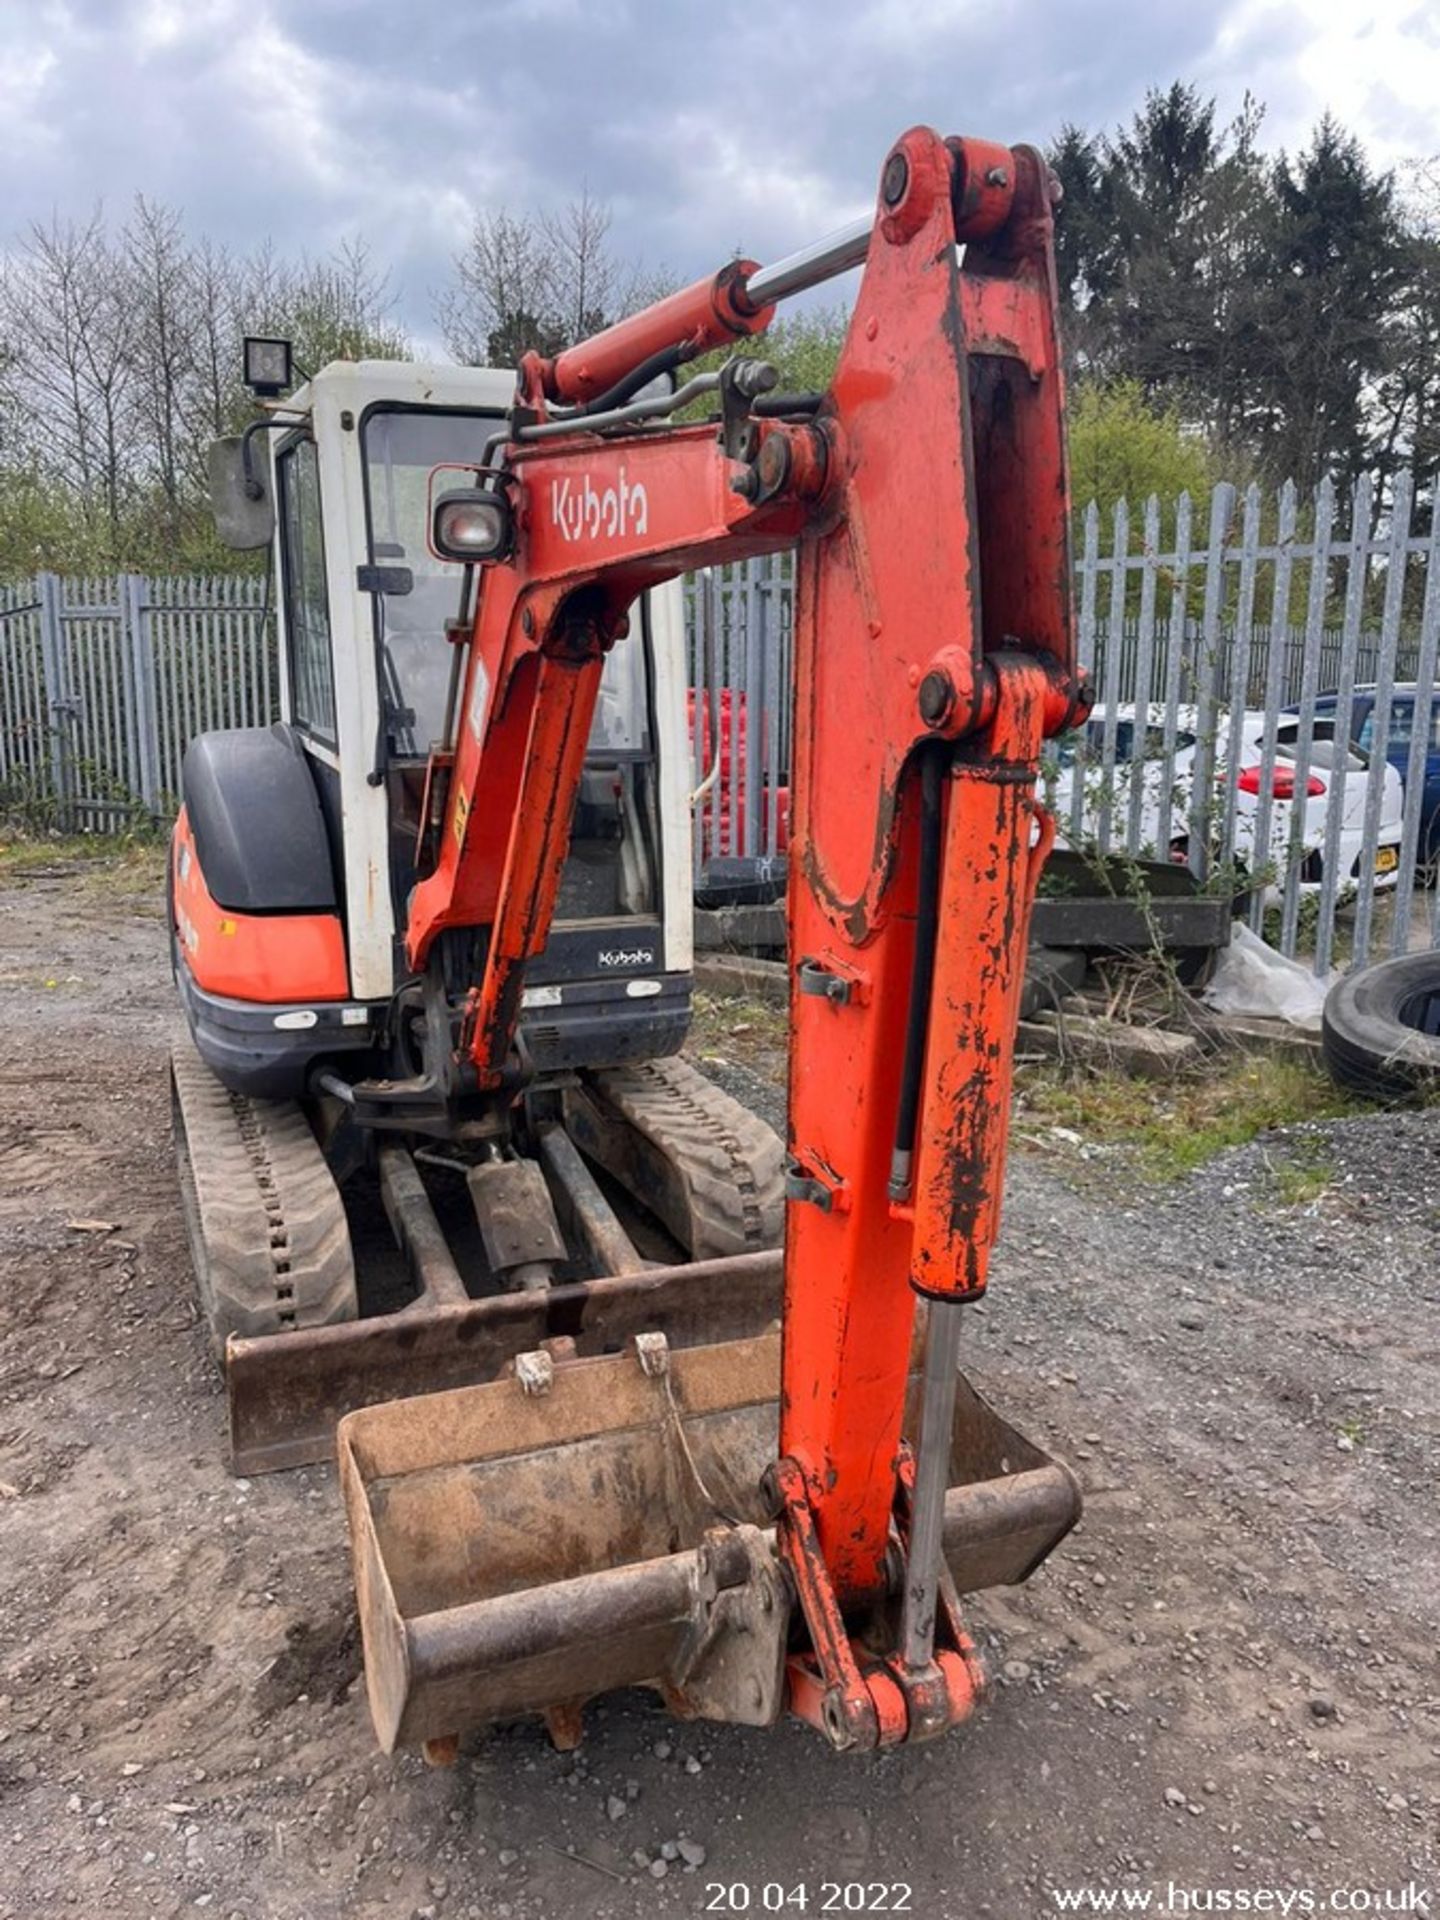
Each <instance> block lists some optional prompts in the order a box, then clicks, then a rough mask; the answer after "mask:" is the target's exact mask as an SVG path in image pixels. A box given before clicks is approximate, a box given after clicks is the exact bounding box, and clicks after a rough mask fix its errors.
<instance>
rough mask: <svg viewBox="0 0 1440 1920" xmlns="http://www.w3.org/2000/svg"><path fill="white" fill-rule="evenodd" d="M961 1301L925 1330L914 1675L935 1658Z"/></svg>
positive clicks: (909, 1587)
mask: <svg viewBox="0 0 1440 1920" xmlns="http://www.w3.org/2000/svg"><path fill="white" fill-rule="evenodd" d="M961 1306H962V1303H961V1302H960V1301H959V1300H933V1301H931V1303H930V1321H929V1325H928V1326H927V1328H926V1330H925V1371H924V1379H923V1384H922V1389H921V1390H922V1393H923V1396H924V1398H923V1400H922V1402H921V1407H920V1444H919V1447H918V1448H917V1449H916V1459H915V1491H914V1495H913V1497H912V1500H911V1505H910V1560H909V1565H908V1566H907V1567H906V1570H905V1598H904V1603H903V1605H902V1607H901V1613H900V1622H901V1625H900V1650H901V1654H902V1656H903V1658H904V1661H905V1664H906V1666H907V1667H909V1668H910V1669H911V1670H912V1671H915V1670H918V1669H919V1668H921V1667H925V1666H928V1665H929V1664H930V1660H931V1657H932V1656H933V1654H934V1652H935V1604H936V1601H937V1600H938V1598H939V1593H940V1556H941V1552H942V1549H943V1543H944V1535H945V1493H946V1489H947V1488H948V1487H949V1485H950V1436H951V1431H952V1429H953V1428H954V1425H955V1370H956V1366H957V1364H958V1361H959V1358H960V1313H961Z"/></svg>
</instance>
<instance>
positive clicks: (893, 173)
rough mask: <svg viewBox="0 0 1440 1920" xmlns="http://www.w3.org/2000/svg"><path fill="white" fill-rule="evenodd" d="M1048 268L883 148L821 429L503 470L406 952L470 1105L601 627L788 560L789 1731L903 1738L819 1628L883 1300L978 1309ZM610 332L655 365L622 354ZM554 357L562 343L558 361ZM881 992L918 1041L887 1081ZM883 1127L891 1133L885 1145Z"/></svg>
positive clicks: (1017, 214) (1052, 630)
mask: <svg viewBox="0 0 1440 1920" xmlns="http://www.w3.org/2000/svg"><path fill="white" fill-rule="evenodd" d="M1052 242H1053V230H1052V212H1051V181H1050V179H1049V176H1048V174H1047V172H1046V169H1045V167H1044V164H1043V162H1042V160H1041V159H1040V156H1039V155H1038V154H1037V153H1036V152H1035V151H1034V150H1033V149H1030V148H1025V147H1021V148H1016V149H1010V148H1004V147H996V146H993V145H991V144H989V143H985V142H974V141H945V140H942V139H940V138H939V137H938V136H937V135H936V134H934V133H932V132H931V131H929V130H928V129H925V128H917V129H913V130H912V131H911V132H909V133H907V134H906V135H904V136H903V137H902V139H901V140H900V141H898V142H897V143H896V146H895V148H894V149H893V150H892V153H891V156H890V159H889V161H888V162H887V166H886V169H885V174H884V181H883V184H882V192H881V198H880V203H879V206H878V209H877V218H876V224H875V228H874V231H873V234H872V237H871V241H870V247H869V254H868V258H867V262H866V266H865V272H864V278H863V280H862V282H861V286H860V290H859V295H858V298H857V302H856V306H855V311H854V314H853V317H852V320H851V324H850V328H849V332H848V335H847V338H846V342H845V345H844V348H843V350H842V353H841V356H840V361H839V365H838V368H837V372H836V375H835V379H834V381H833V383H832V386H831V388H830V391H829V393H828V395H827V396H826V397H825V400H824V403H823V405H822V406H821V407H820V409H819V411H818V413H815V414H813V415H812V416H810V417H808V418H805V419H803V420H801V421H800V422H798V423H797V422H796V421H794V420H786V419H781V418H775V419H766V418H763V417H760V418H756V419H755V420H754V421H753V423H752V424H753V428H754V433H753V437H752V439H751V441H750V442H749V444H748V446H746V447H745V448H744V450H743V457H736V456H734V455H727V452H726V446H725V440H724V435H723V434H717V430H716V427H715V425H714V424H713V423H710V424H705V425H701V426H692V427H686V428H675V429H672V430H669V431H666V432H653V431H651V432H643V433H629V434H628V435H625V436H623V437H609V438H605V437H602V436H600V435H599V434H597V433H595V432H592V431H587V429H586V428H585V426H584V423H583V421H582V422H577V424H576V426H575V429H574V432H573V433H567V434H564V435H561V436H558V437H557V438H555V439H553V440H548V441H535V440H531V441H524V440H521V441H519V442H518V443H516V444H514V445H512V447H511V448H510V449H509V451H508V454H507V458H506V469H507V485H508V487H509V498H510V500H511V502H512V506H513V509H514V514H515V523H516V543H515V551H514V553H513V554H512V556H511V557H510V558H509V559H508V560H507V561H506V562H504V563H503V564H498V565H495V566H493V567H492V568H490V569H489V570H488V572H487V575H486V579H485V587H484V591H483V593H482V595H481V599H480V605H479V608H478V611H477V616H476V625H475V629H474V634H473V639H472V643H471V646H470V650H469V660H468V664H467V672H466V680H465V690H464V697H463V703H462V706H461V709H460V711H461V714H462V720H461V723H460V727H459V732H458V738H457V741H456V745H455V766H454V775H453V780H452V784H451V789H450V800H449V810H448V813H447V819H446V828H445V835H444V841H443V849H442V853H441V857H440V860H439V862H438V865H437V867H436V869H435V871H434V872H433V873H432V874H431V875H430V876H429V877H428V878H427V879H426V880H424V881H423V882H422V883H421V884H420V885H419V886H418V887H417V888H416V890H415V894H414V896H413V899H412V905H411V914H410V922H409V927H408V930H407V945H408V955H409V961H410V964H411V966H412V967H414V968H416V969H419V968H421V967H422V966H423V965H424V964H425V961H426V958H427V955H428V954H429V952H430V949H431V946H432V944H433V942H434V941H435V940H436V938H437V937H438V936H439V935H440V934H441V933H442V932H443V931H444V930H445V929H446V928H448V927H452V926H463V927H473V926H482V927H485V928H488V930H489V938H488V942H487V947H486V957H485V964H484V969H483V975H482V977H481V978H480V980H479V981H478V983H477V984H476V986H475V987H474V989H473V991H472V993H471V995H470V999H469V1004H468V1007H467V1014H466V1020H465V1025H464V1029H463V1035H462V1053H463V1054H464V1056H465V1058H466V1063H467V1065H468V1066H469V1067H470V1068H471V1069H472V1070H473V1072H474V1074H475V1075H476V1077H477V1079H478V1083H479V1085H481V1086H482V1087H483V1086H492V1087H493V1086H497V1085H500V1084H501V1082H502V1079H503V1075H504V1071H505V1066H506V1062H507V1060H508V1058H509V1056H510V1051H511V1047H512V1041H513V1033H514V1025H515V1019H516V1014H517V1010H518V999H519V993H520V987H521V982H522V978H523V968H524V963H525V960H526V959H527V958H528V957H529V956H530V955H532V954H534V953H536V952H538V951H539V950H540V948H541V947H542V946H543V945H544V942H545V938H546V934H547V932H548V929H549V924H550V916H551V913H552V912H553V909H554V903H555V895H556V889H557V886H558V881H559V874H560V869H561V865H562V862H563V859H564V855H565V852H566V833H567V823H568V821H569V819H570V817H571V811H572V807H573V804H574V797H575V791H576V784H577V782H578V778H579V771H580V765H581V759H582V755H583V747H584V741H585V738H586V734H587V732H588V728H589V722H590V716H591V712H592V710H593V705H594V700H595V695H596V690H597V687H598V682H599V676H600V671H601V666H602V662H603V656H604V654H605V652H606V650H607V649H608V648H609V647H610V646H611V645H614V644H617V643H623V641H624V636H625V633H626V630H627V611H628V608H629V607H630V605H631V603H632V601H633V600H634V598H635V596H636V595H637V594H638V593H639V592H640V591H641V590H642V589H644V588H645V587H647V586H651V585H655V584H658V583H659V582H661V581H663V580H667V579H672V578H674V577H675V576H676V575H677V574H679V573H681V572H683V571H685V570H687V569H690V568H693V567H699V566H705V565H710V564H716V563H720V562H733V561H736V560H739V559H743V558H745V557H747V556H748V555H751V554H758V553H763V552H768V551H775V550H777V549H779V548H783V547H792V546H793V547H795V548H796V549H797V561H796V611H795V632H794V651H795V672H796V687H795V721H794V765H793V771H792V776H791V808H792V812H791V847H790V890H789V935H790V961H791V974H792V1002H791V1060H790V1066H791V1072H790V1106H789V1145H790V1152H791V1155H792V1172H791V1181H790V1205H789V1208H788V1213H787V1229H786V1248H785V1310H784V1333H783V1343H784V1355H783V1389H782V1399H781V1421H780V1452H781V1459H780V1461H779V1463H778V1467H777V1483H776V1486H777V1493H776V1497H777V1505H778V1506H779V1508H780V1510H781V1525H780V1533H779V1537H780V1542H781V1546H782V1550H783V1551H784V1553H785V1554H786V1557H787V1559H788V1560H789V1562H790V1565H791V1569H792V1573H793V1574H794V1578H795V1585H796V1590H797V1593H798V1595H799V1597H800V1600H801V1604H802V1607H803V1609H804V1612H805V1617H806V1623H807V1626H808V1628H809V1631H810V1639H811V1652H810V1653H809V1654H806V1655H799V1656H797V1657H796V1664H795V1666H794V1670H793V1676H792V1678H793V1685H792V1701H793V1703H794V1704H795V1705H796V1707H797V1710H799V1711H802V1712H804V1713H806V1715H807V1717H817V1716H819V1715H820V1714H821V1713H822V1712H830V1711H834V1710H836V1709H835V1703H836V1702H837V1701H839V1702H842V1703H844V1711H845V1712H846V1713H850V1712H852V1711H855V1712H860V1711H862V1709H863V1711H865V1712H868V1713H871V1714H872V1716H873V1726H874V1728H876V1729H878V1732H876V1733H875V1734H874V1737H875V1738H878V1739H880V1740H881V1741H883V1740H885V1739H889V1738H892V1737H901V1734H900V1733H899V1732H898V1731H897V1729H903V1727H904V1725H905V1724H907V1713H908V1716H909V1722H910V1723H912V1724H913V1723H915V1721H916V1713H917V1699H916V1697H914V1696H913V1695H912V1694H910V1693H907V1694H906V1695H905V1698H904V1699H903V1700H902V1699H900V1697H899V1695H898V1694H897V1687H904V1686H908V1685H909V1684H910V1683H909V1681H908V1680H903V1679H902V1680H897V1679H896V1678H895V1670H894V1663H893V1662H891V1663H890V1664H889V1667H888V1668H887V1667H885V1666H884V1665H883V1664H882V1665H876V1663H875V1661H874V1658H873V1650H871V1654H870V1655H867V1656H866V1657H867V1659H868V1660H869V1669H868V1671H867V1672H866V1673H864V1674H862V1673H861V1671H860V1666H859V1664H858V1656H857V1655H856V1653H855V1652H854V1650H853V1649H851V1648H849V1645H848V1641H847V1637H846V1634H847V1629H846V1627H845V1624H844V1616H845V1614H846V1613H847V1612H849V1613H851V1614H852V1615H853V1613H854V1611H855V1610H856V1609H858V1608H864V1607H865V1606H867V1605H869V1604H870V1603H872V1602H873V1601H874V1600H875V1599H876V1598H877V1596H878V1595H879V1594H880V1593H881V1592H882V1591H883V1590H884V1588H885V1585H886V1580H885V1568H886V1560H887V1556H888V1555H889V1554H891V1553H892V1552H893V1551H895V1550H897V1542H899V1541H900V1539H901V1534H900V1533H899V1532H897V1527H898V1526H899V1524H900V1523H899V1521H898V1520H897V1502H898V1503H901V1504H903V1484H902V1483H903V1470H904V1460H905V1453H904V1447H903V1443H902V1431H901V1430H902V1421H903V1415H904V1407H905V1398H906V1383H907V1377H908V1373H909V1368H910V1364H911V1352H912V1336H913V1333H914V1326H915V1311H916V1300H917V1297H930V1298H932V1299H936V1300H955V1299H970V1298H975V1297H977V1296H978V1295H979V1294H980V1293H981V1292H982V1291H983V1290H984V1287H985V1284H986V1278H987V1268H988V1261H989V1254H990V1249H991V1246H992V1244H993V1242H994V1239H995V1235H996V1232H997V1230H998V1225H999V1213H1000V1196H1001V1186H1002V1181H1003V1170H1004V1146H1005V1135H1006V1128H1007V1124H1008V1117H1009V1104H1010V1090H1011V1062H1012V1055H1013V1047H1014V1035H1015V1022H1016V1003H1017V994H1018V984H1019V980H1020V977H1021V975H1022V972H1023V967H1024V955H1025V942H1026V934H1027V928H1028V920H1029V913H1030V904H1031V901H1032V900H1033V897H1034V891H1035V885H1036V881H1037V879H1038V877H1039V871H1040V867H1041V865H1042V864H1043V861H1044V857H1045V854H1046V852H1047V851H1048V848H1049V844H1050V837H1051V827H1050V823H1049V822H1048V820H1047V819H1046V818H1045V816H1044V815H1043V813H1042V812H1041V810H1040V809H1039V808H1038V807H1037V805H1036V803H1035V800H1034V797H1033V796H1034V786H1035V780H1036V774H1037V769H1038V761H1039V755H1040V750H1041V745H1042V742H1043V740H1044V739H1045V738H1046V737H1047V736H1050V735H1054V734H1056V733H1058V732H1060V731H1061V730H1062V729H1063V728H1064V727H1066V726H1067V725H1070V724H1072V723H1073V720H1074V718H1075V717H1076V715H1077V714H1079V713H1083V711H1084V710H1085V695H1084V692H1083V689H1082V687H1081V685H1080V682H1079V679H1078V677H1077V675H1076V672H1075V664H1074V649H1073V636H1072V611H1071V601H1070V556H1069V533H1068V527H1069V497H1068V489H1067V482H1066V468H1065V446H1064V427H1063V400H1062V376H1061V367H1060V355H1059V348H1058V344H1057V339H1056V327H1055V314H1056V289H1055V274H1054V263H1053V251H1052ZM962 245H963V249H964V251H963V258H962V255H961V251H960V248H961V246H962ZM692 304H694V303H693V302H692ZM628 324H630V323H627V325H628ZM661 331H662V332H663V331H664V329H663V328H662V329H661ZM636 339H637V340H638V341H639V343H640V344H642V345H644V346H646V347H647V348H648V347H649V346H651V345H655V344H660V342H659V340H658V337H657V336H656V335H655V332H654V329H653V328H649V327H646V328H640V329H639V331H638V333H637V334H636ZM604 344H605V346H606V349H607V353H606V355H605V356H602V357H603V358H604V371H603V374H602V373H597V372H595V371H594V370H593V369H592V370H591V373H590V377H589V383H588V384H586V383H583V382H580V381H579V379H578V376H577V377H576V379H575V380H574V381H573V382H572V385H571V387H569V388H565V390H566V391H571V390H573V391H574V392H577V393H579V392H588V391H592V390H593V388H594V386H595V385H596V384H598V383H599V382H600V381H601V380H602V379H606V378H609V377H610V375H612V374H613V373H614V372H615V371H616V370H617V368H618V367H619V365H620V362H621V360H622V359H623V358H624V356H623V355H620V354H612V353H610V352H609V349H610V348H613V347H614V345H615V342H614V341H613V340H612V339H611V338H610V337H609V336H606V337H605V340H604ZM584 359H585V355H584V354H583V353H582V352H581V351H580V350H578V349H577V350H575V353H574V355H573V356H571V357H570V359H569V360H567V361H566V363H565V366H566V368H567V370H572V369H571V360H573V363H574V365H575V366H578V365H579V364H580V363H581V361H583V360H584ZM612 362H613V364H612ZM542 371H543V370H542V369H540V368H538V367H531V368H530V369H529V383H528V387H527V391H526V399H527V402H528V403H529V406H530V407H531V408H532V409H533V410H534V413H535V415H536V416H538V417H539V418H541V419H542V420H543V418H544V415H545V401H546V398H547V392H548V393H550V394H553V392H554V391H555V385H554V376H553V370H549V371H550V374H551V384H550V386H549V388H548V389H547V387H546V383H545V381H544V380H543V379H542V378H541V372H542ZM561 384H562V386H563V382H562V383H561ZM731 445H732V447H735V446H737V445H739V443H738V442H733V441H732V442H731ZM922 764H923V765H928V766H930V767H931V768H932V769H938V770H939V771H938V774H937V776H936V779H935V797H934V798H933V800H927V801H925V802H924V804H925V805H926V806H927V807H929V809H930V811H929V814H928V816H927V817H928V819H929V822H930V830H931V832H932V835H933V839H934V847H935V851H934V854H933V856H931V855H924V854H922V843H924V842H925V834H924V833H922V827H921V818H922V779H921V771H920V770H921V767H922ZM927 861H928V864H926V863H927ZM927 889H933V891H934V895H935V912H934V914H933V923H934V925H935V929H936V931H935V948H934V958H933V965H932V966H930V967H929V968H928V970H927V969H926V967H925V966H924V964H923V959H922V961H921V962H920V963H917V944H921V943H918V942H917V918H918V916H919V908H920V902H921V899H922V896H925V895H926V894H927ZM922 955H923V945H922ZM912 998H915V999H916V1000H917V1001H918V1002H919V1004H920V1005H921V1007H922V1008H923V1015H924V1018H923V1025H922V1026H921V1028H920V1031H919V1039H918V1046H919V1048H920V1053H919V1054H918V1055H917V1056H916V1057H915V1058H914V1059H912V1060H910V1064H909V1069H908V1071H907V1067H906V1065H905V1064H904V1063H905V1062H906V1061H907V1058H909V1056H910V1054H912V1053H914V1051H915V1049H914V1047H913V1046H912V1045H911V1044H910V1043H909V1042H908V1041H907V1026H909V1025H910V1024H912V1023H911V1022H910V1021H909V1010H910V1003H911V1000H912ZM902 1081H903V1082H905V1088H904V1090H903V1097H902ZM912 1096H913V1107H914V1114H915V1119H914V1126H913V1132H911V1134H910V1135H909V1137H907V1138H904V1139H897V1131H898V1132H900V1133H904V1132H905V1130H906V1123H905V1122H904V1120H903V1119H899V1118H897V1116H900V1115H902V1114H904V1113H905V1112H906V1111H907V1102H909V1101H910V1100H911V1097H912ZM897 1164H898V1165H899V1166H901V1168H902V1169H903V1178H897V1174H896V1167H897ZM942 1611H943V1610H942ZM946 1632H947V1634H948V1640H947V1643H946V1644H944V1645H942V1646H940V1647H939V1648H938V1649H937V1655H936V1666H935V1675H934V1676H932V1679H931V1680H930V1682H928V1683H927V1684H930V1685H932V1687H934V1688H936V1689H938V1691H937V1692H936V1693H935V1694H934V1697H933V1698H932V1699H930V1700H929V1701H928V1702H920V1703H919V1706H920V1709H921V1716H922V1717H923V1715H925V1714H929V1715H931V1716H932V1718H933V1716H937V1715H938V1716H939V1718H940V1719H942V1720H943V1719H946V1718H948V1719H951V1720H953V1719H955V1718H959V1717H961V1716H962V1715H963V1713H965V1712H966V1711H968V1710H969V1703H970V1702H971V1701H972V1700H973V1697H974V1690H975V1685H974V1683H975V1669H974V1665H973V1652H972V1651H971V1650H969V1648H968V1642H964V1641H963V1634H962V1633H961V1630H960V1628H959V1626H958V1624H956V1623H954V1622H951V1624H950V1625H949V1627H948V1628H947V1629H946ZM962 1642H963V1644H962ZM861 1695H868V1699H869V1702H870V1704H869V1706H868V1707H864V1704H863V1701H862V1700H861V1699H860V1696H861ZM827 1701H828V1702H829V1703H830V1704H829V1706H827V1705H826V1703H827ZM907 1703H908V1704H907Z"/></svg>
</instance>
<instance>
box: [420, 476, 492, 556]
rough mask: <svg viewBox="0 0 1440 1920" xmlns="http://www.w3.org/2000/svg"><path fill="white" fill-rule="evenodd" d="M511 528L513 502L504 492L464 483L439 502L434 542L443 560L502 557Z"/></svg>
mask: <svg viewBox="0 0 1440 1920" xmlns="http://www.w3.org/2000/svg"><path fill="white" fill-rule="evenodd" d="M511 531H512V529H511V520H510V503H509V502H508V501H507V500H506V498H505V496H504V495H503V494H499V493H486V492H483V491H482V490H481V489H480V488H479V487H463V488H457V489H455V490H454V491H452V492H450V493H442V494H441V496H440V498H439V499H438V500H437V501H436V502H435V513H434V517H433V519H432V521H431V545H432V546H433V547H434V549H435V551H436V553H437V554H438V555H439V556H440V558H441V559H442V560H468V561H471V562H476V561H480V562H483V561H486V560H502V559H504V557H505V555H506V554H507V553H508V552H509V550H510V535H511Z"/></svg>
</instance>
